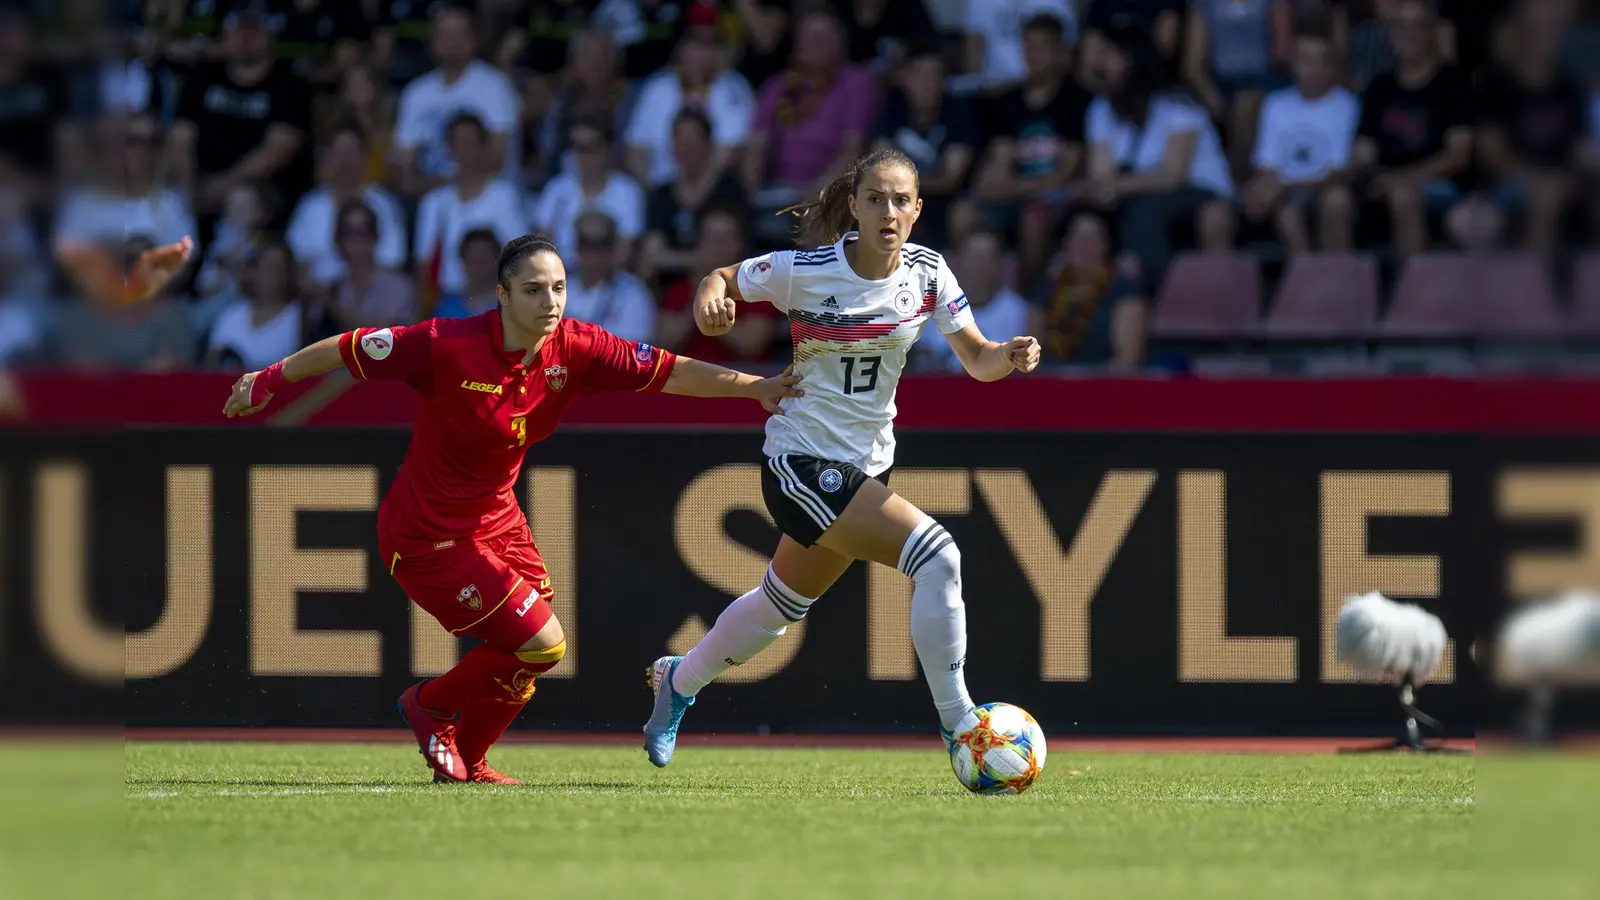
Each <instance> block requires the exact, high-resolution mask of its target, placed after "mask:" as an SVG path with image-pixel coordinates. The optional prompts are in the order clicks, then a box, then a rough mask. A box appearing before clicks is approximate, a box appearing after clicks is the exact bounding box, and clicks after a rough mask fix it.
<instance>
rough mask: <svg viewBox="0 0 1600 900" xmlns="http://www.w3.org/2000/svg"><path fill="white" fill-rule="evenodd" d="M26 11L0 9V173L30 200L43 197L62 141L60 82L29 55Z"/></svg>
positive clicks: (62, 92)
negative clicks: (22, 187)
mask: <svg viewBox="0 0 1600 900" xmlns="http://www.w3.org/2000/svg"><path fill="white" fill-rule="evenodd" d="M34 49H35V48H34V46H33V33H32V28H31V26H30V25H29V24H28V21H27V19H26V17H24V15H23V14H22V13H21V12H18V11H16V10H12V9H3V10H0V177H5V178H6V179H7V180H11V179H12V178H19V177H20V180H19V182H18V183H20V184H23V185H26V186H28V188H29V189H30V194H31V195H32V196H31V197H30V200H31V201H32V202H35V203H38V202H43V201H45V200H46V199H47V198H48V197H49V190H48V187H49V180H48V179H47V178H44V177H42V176H46V175H49V174H50V173H51V172H52V171H53V169H54V168H55V161H56V159H57V158H58V154H59V152H60V151H61V150H62V149H64V146H65V145H66V143H67V132H68V126H67V124H66V122H65V120H64V119H63V118H62V115H61V113H62V110H64V109H65V108H66V95H65V85H64V84H63V83H62V81H61V79H59V78H58V77H57V76H56V73H55V72H53V71H51V70H49V69H48V68H46V67H44V66H42V65H38V64H36V63H35V59H34Z"/></svg>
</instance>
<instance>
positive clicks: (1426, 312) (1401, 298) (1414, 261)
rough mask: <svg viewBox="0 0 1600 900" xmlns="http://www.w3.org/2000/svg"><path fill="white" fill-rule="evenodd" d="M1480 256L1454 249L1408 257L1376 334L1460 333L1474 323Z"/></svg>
mask: <svg viewBox="0 0 1600 900" xmlns="http://www.w3.org/2000/svg"><path fill="white" fill-rule="evenodd" d="M1482 268H1483V267H1482V264H1481V261H1480V260H1476V259H1473V258H1471V257H1467V256H1462V255H1459V254H1454V253H1424V254H1421V255H1418V256H1414V257H1412V258H1411V259H1410V260H1408V261H1407V262H1406V264H1405V268H1404V269H1403V270H1401V272H1400V278H1399V280H1398V282H1397V283H1396V284H1395V289H1394V300H1393V302H1392V303H1391V304H1390V306H1389V314H1388V315H1387V316H1385V317H1384V319H1383V322H1382V323H1381V324H1380V325H1379V327H1378V334H1380V335H1381V336H1383V337H1391V338H1435V339H1450V338H1465V337H1466V336H1467V335H1469V334H1471V333H1472V332H1473V330H1474V326H1475V325H1476V324H1477V318H1478V316H1477V307H1478V306H1479V305H1480V304H1479V303H1478V302H1477V298H1478V294H1479V289H1478V279H1479V278H1480V273H1481V270H1482Z"/></svg>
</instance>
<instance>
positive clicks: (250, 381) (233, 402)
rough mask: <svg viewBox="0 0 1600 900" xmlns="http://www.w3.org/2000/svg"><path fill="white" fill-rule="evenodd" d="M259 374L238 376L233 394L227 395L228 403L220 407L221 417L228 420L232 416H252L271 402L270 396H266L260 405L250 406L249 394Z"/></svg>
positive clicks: (248, 373) (249, 373)
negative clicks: (223, 416)
mask: <svg viewBox="0 0 1600 900" xmlns="http://www.w3.org/2000/svg"><path fill="white" fill-rule="evenodd" d="M260 374H261V373H260V372H246V373H245V374H243V375H241V376H239V380H238V381H235V382H234V383H233V392H232V393H230V394H229V395H228V402H227V403H225V404H223V406H222V414H223V415H225V416H227V417H228V418H230V419H231V418H233V417H234V416H253V415H255V414H256V413H258V412H260V411H261V410H263V409H265V408H266V405H267V404H268V403H270V402H272V395H271V394H268V395H266V397H264V398H262V400H261V402H260V403H257V404H256V405H255V406H251V405H250V392H251V390H252V388H254V386H255V381H256V376H258V375H260Z"/></svg>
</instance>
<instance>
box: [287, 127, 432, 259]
mask: <svg viewBox="0 0 1600 900" xmlns="http://www.w3.org/2000/svg"><path fill="white" fill-rule="evenodd" d="M319 163H320V169H321V173H320V174H321V176H322V187H319V188H317V189H316V190H313V191H311V192H310V193H308V194H306V195H305V196H303V197H301V198H300V202H299V203H297V204H295V208H294V214H293V215H292V216H290V218H289V230H288V233H287V234H286V235H285V238H286V239H287V240H288V242H289V249H291V250H293V251H294V256H295V259H297V260H299V261H300V264H301V266H303V267H304V269H305V272H306V275H307V277H308V278H309V279H310V281H311V282H312V283H314V284H319V285H328V284H333V283H334V282H335V281H338V280H339V279H341V278H343V277H344V273H345V266H344V260H343V259H341V258H340V256H339V251H338V248H337V247H336V246H335V245H334V239H333V236H334V230H335V228H334V226H335V224H336V222H337V214H338V211H339V210H340V209H341V208H342V207H343V206H344V205H345V204H347V203H351V202H357V203H361V204H364V205H365V206H366V207H367V208H368V209H370V210H371V211H372V213H373V215H374V216H376V217H377V221H378V235H377V241H378V243H377V247H376V252H377V260H378V265H380V266H383V267H385V268H391V269H392V268H399V267H400V266H403V265H405V261H406V217H405V212H404V210H402V209H401V208H400V201H398V200H396V199H395V198H394V195H393V194H390V193H389V192H388V191H386V190H384V189H383V188H381V187H379V186H377V185H375V184H368V183H367V181H366V168H367V146H366V137H365V136H364V134H363V133H362V130H361V128H360V126H358V125H356V124H354V123H348V124H342V125H340V126H339V127H338V129H337V130H335V131H334V132H333V136H332V137H331V138H330V139H329V141H328V143H327V145H326V146H325V147H323V148H322V158H321V159H320V160H319Z"/></svg>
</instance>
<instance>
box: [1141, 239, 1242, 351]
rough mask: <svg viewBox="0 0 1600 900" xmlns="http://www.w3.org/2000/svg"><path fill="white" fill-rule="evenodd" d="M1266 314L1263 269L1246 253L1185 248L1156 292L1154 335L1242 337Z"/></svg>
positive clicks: (1196, 337) (1198, 337)
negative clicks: (1201, 250) (1262, 297)
mask: <svg viewBox="0 0 1600 900" xmlns="http://www.w3.org/2000/svg"><path fill="white" fill-rule="evenodd" d="M1260 315H1261V269H1260V267H1259V264H1258V262H1257V260H1256V258H1255V257H1253V256H1251V255H1249V254H1247V253H1183V254H1180V255H1179V256H1178V257H1177V258H1176V259H1174V260H1173V261H1172V265H1171V267H1169V268H1168V269H1167V275H1166V278H1165V279H1164V280H1163V281H1162V282H1161V290H1160V292H1159V294H1158V295H1157V297H1156V311H1155V315H1154V317H1153V318H1152V321H1151V325H1150V334H1151V336H1152V337H1154V338H1166V339H1172V338H1178V339H1185V338H1187V339H1200V340H1215V339H1226V338H1234V337H1243V336H1245V335H1248V334H1250V333H1251V332H1252V331H1254V330H1255V329H1256V328H1257V321H1258V319H1259V317H1260Z"/></svg>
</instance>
